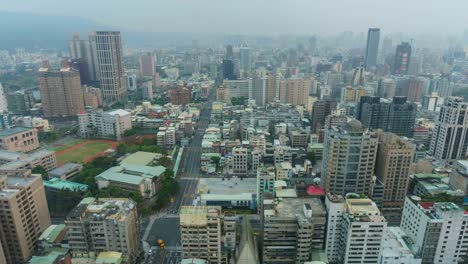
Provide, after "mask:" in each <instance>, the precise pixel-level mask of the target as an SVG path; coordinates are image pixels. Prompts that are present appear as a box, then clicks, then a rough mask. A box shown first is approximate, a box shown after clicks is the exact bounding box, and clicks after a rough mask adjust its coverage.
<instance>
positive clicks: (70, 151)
mask: <svg viewBox="0 0 468 264" xmlns="http://www.w3.org/2000/svg"><path fill="white" fill-rule="evenodd" d="M117 145H118V143H117V142H115V141H112V140H81V139H78V140H72V141H70V142H63V144H58V145H54V146H52V148H53V149H54V150H55V151H56V152H55V155H56V156H57V163H58V164H59V165H63V164H65V163H67V162H77V163H87V162H90V161H92V160H93V159H94V158H96V157H99V156H102V155H104V151H106V150H107V149H110V148H111V149H115V148H116V147H117Z"/></svg>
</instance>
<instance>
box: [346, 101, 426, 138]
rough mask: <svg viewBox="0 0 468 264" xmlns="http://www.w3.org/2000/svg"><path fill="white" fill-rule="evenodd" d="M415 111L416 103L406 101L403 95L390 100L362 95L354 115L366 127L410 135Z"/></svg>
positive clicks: (411, 134) (405, 135) (413, 124)
mask: <svg viewBox="0 0 468 264" xmlns="http://www.w3.org/2000/svg"><path fill="white" fill-rule="evenodd" d="M416 112H417V106H416V104H415V103H410V102H407V101H406V97H404V96H395V97H393V101H392V102H389V101H386V100H381V99H380V97H376V96H363V97H361V101H360V102H359V104H358V106H357V108H356V114H355V117H356V119H358V120H359V121H361V123H362V125H363V126H364V127H366V128H369V129H382V130H384V131H388V132H392V133H395V134H397V135H399V136H404V137H412V136H413V128H414V126H415V119H416Z"/></svg>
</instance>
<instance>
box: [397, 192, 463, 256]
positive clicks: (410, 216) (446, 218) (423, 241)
mask: <svg viewBox="0 0 468 264" xmlns="http://www.w3.org/2000/svg"><path fill="white" fill-rule="evenodd" d="M401 229H402V230H403V231H405V232H406V234H408V238H409V240H408V241H410V242H411V247H412V248H413V251H414V253H415V254H416V256H418V257H420V258H421V259H422V263H423V264H429V263H460V262H463V261H466V255H467V247H468V215H466V214H465V210H464V209H463V208H461V207H459V206H457V205H456V204H454V203H451V202H428V201H424V200H423V199H421V198H420V197H418V196H411V197H406V199H405V205H404V208H403V215H402V220H401Z"/></svg>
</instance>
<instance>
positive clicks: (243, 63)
mask: <svg viewBox="0 0 468 264" xmlns="http://www.w3.org/2000/svg"><path fill="white" fill-rule="evenodd" d="M251 53H252V50H251V49H250V48H249V47H241V48H240V69H241V70H242V71H244V72H248V71H250V69H251V68H252V66H251V63H252V61H251V60H252V58H251Z"/></svg>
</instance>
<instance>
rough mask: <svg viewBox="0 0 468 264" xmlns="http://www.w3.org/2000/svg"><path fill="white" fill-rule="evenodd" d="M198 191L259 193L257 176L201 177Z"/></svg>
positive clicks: (227, 193)
mask: <svg viewBox="0 0 468 264" xmlns="http://www.w3.org/2000/svg"><path fill="white" fill-rule="evenodd" d="M198 192H199V193H206V194H226V195H229V194H241V193H257V179H256V178H243V179H241V178H237V177H236V178H234V177H230V178H228V177H226V178H224V179H222V178H200V180H199V182H198Z"/></svg>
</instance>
